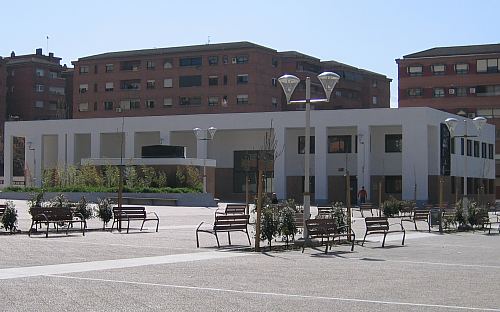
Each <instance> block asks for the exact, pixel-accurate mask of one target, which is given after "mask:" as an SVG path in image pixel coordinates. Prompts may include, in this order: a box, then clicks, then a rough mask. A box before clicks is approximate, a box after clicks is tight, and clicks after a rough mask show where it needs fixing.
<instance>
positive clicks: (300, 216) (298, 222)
mask: <svg viewBox="0 0 500 312" xmlns="http://www.w3.org/2000/svg"><path fill="white" fill-rule="evenodd" d="M293 217H294V222H295V226H296V227H298V228H303V227H304V213H303V212H296V213H295V214H294V216H293Z"/></svg>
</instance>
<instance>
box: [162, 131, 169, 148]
mask: <svg viewBox="0 0 500 312" xmlns="http://www.w3.org/2000/svg"><path fill="white" fill-rule="evenodd" d="M160 144H163V145H170V131H164V130H162V131H160Z"/></svg>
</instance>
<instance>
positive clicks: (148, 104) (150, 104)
mask: <svg viewBox="0 0 500 312" xmlns="http://www.w3.org/2000/svg"><path fill="white" fill-rule="evenodd" d="M146 108H155V101H154V100H146Z"/></svg>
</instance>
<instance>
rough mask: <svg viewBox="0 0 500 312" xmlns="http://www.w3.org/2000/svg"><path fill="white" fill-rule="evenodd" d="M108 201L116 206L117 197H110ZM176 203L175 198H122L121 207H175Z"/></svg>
mask: <svg viewBox="0 0 500 312" xmlns="http://www.w3.org/2000/svg"><path fill="white" fill-rule="evenodd" d="M109 199H110V200H111V201H112V202H113V203H115V204H118V197H110V198H109ZM177 201H178V199H177V198H159V197H122V205H148V206H177ZM160 204H161V205H160Z"/></svg>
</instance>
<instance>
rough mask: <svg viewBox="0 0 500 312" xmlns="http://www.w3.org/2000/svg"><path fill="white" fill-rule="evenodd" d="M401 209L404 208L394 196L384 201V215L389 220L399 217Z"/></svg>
mask: <svg viewBox="0 0 500 312" xmlns="http://www.w3.org/2000/svg"><path fill="white" fill-rule="evenodd" d="M401 208H402V203H401V201H399V200H397V199H396V198H394V197H392V196H391V197H389V199H387V200H386V201H384V203H383V204H382V209H383V211H384V215H385V216H386V217H389V218H390V217H394V216H395V215H398V214H399V212H400V211H401Z"/></svg>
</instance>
